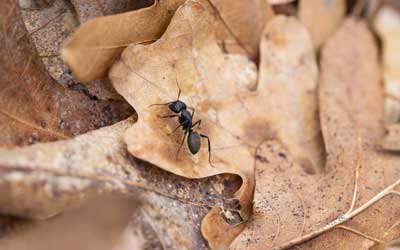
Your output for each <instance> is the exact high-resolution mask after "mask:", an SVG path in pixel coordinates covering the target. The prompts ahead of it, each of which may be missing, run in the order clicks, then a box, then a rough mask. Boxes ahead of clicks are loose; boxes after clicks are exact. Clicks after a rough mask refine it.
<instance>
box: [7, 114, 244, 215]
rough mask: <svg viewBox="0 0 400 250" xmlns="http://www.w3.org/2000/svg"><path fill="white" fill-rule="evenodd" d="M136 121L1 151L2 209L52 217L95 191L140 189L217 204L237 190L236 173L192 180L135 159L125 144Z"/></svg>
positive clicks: (209, 204) (195, 201) (199, 203)
mask: <svg viewBox="0 0 400 250" xmlns="http://www.w3.org/2000/svg"><path fill="white" fill-rule="evenodd" d="M132 124H133V120H132V119H128V120H126V121H123V122H120V123H117V124H115V125H113V126H110V127H107V128H102V129H99V130H96V131H93V132H90V133H87V134H85V135H81V136H78V137H75V138H73V139H70V140H65V141H58V142H51V143H40V144H36V145H33V146H30V147H25V148H17V149H0V171H1V175H2V178H1V180H0V190H1V195H0V203H1V204H2V206H1V208H0V209H1V212H3V213H6V214H13V215H19V216H23V217H33V218H47V217H50V216H52V215H54V214H58V213H60V212H61V211H63V210H64V209H65V208H66V207H68V206H70V205H71V204H73V203H78V202H79V201H80V200H86V199H87V198H90V196H91V195H95V194H101V193H107V192H111V191H114V192H120V193H121V192H122V193H129V192H130V190H132V188H135V187H140V188H143V189H146V190H150V191H153V192H156V193H160V194H162V195H164V196H167V197H172V198H175V199H177V200H180V201H183V202H184V201H186V202H187V203H190V204H197V205H198V206H203V207H212V206H215V205H219V204H220V200H222V199H223V197H229V196H231V195H232V193H233V192H235V191H236V190H237V185H236V184H235V183H237V180H236V179H233V178H230V177H228V178H226V177H224V178H211V179H210V178H207V179H202V180H198V181H190V180H188V179H185V178H182V177H178V176H175V175H172V174H168V173H166V172H165V171H162V170H159V169H158V168H156V167H154V166H151V165H149V164H146V163H144V162H140V161H137V160H135V159H133V158H132V157H130V156H129V154H128V153H127V152H126V148H125V143H124V142H123V135H124V134H125V131H126V129H127V128H129V127H131V126H132ZM33 187H35V188H33Z"/></svg>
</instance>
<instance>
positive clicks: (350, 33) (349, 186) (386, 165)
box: [232, 19, 400, 249]
mask: <svg viewBox="0 0 400 250" xmlns="http://www.w3.org/2000/svg"><path fill="white" fill-rule="evenodd" d="M354 44H357V46H354ZM320 84H321V85H320V89H319V103H320V109H321V111H320V114H321V124H322V132H323V136H324V141H325V146H326V149H327V154H328V159H327V169H326V173H321V174H317V175H309V174H306V173H305V172H304V170H303V169H302V168H301V167H300V166H299V165H298V164H296V163H294V162H293V160H292V158H291V157H290V155H288V154H287V153H286V150H285V149H284V148H283V147H282V146H280V145H279V143H278V142H276V141H268V142H266V143H264V144H262V145H261V147H260V149H259V151H258V152H257V155H256V159H257V162H256V187H255V196H254V208H253V217H252V219H251V221H249V223H248V224H247V227H246V229H245V230H244V231H243V233H242V234H241V235H240V236H239V237H238V238H236V239H235V241H234V242H233V244H232V249H265V248H266V247H268V248H270V249H286V248H290V247H293V246H296V245H297V246H296V248H294V249H297V248H298V249H365V248H367V247H368V246H372V245H373V244H374V243H376V242H383V239H384V235H385V232H387V231H388V230H395V231H396V232H397V235H398V233H400V232H399V231H398V230H400V229H399V228H398V227H397V228H396V227H393V225H395V224H396V221H398V220H399V218H398V211H399V209H400V202H399V201H400V197H399V195H398V194H399V193H398V191H396V190H395V189H396V188H397V186H398V185H399V184H400V172H399V158H398V157H396V156H394V155H390V154H386V153H384V152H381V151H379V150H377V146H376V143H377V142H378V141H379V140H380V137H381V136H382V135H383V133H384V126H383V110H382V107H383V95H382V87H381V85H380V71H379V64H378V56H377V49H376V45H375V43H374V40H373V37H372V35H371V33H370V32H369V31H368V29H367V26H366V24H365V23H364V22H362V21H355V20H353V19H348V20H346V21H345V23H344V24H343V25H342V27H341V28H340V29H339V30H338V32H337V33H336V34H335V35H334V36H333V37H332V38H331V39H330V40H328V42H327V43H326V45H325V47H324V48H323V50H322V65H321V82H320ZM307 240H308V241H307ZM385 240H390V239H385ZM305 241H307V242H306V243H304V244H303V245H299V244H300V243H302V242H305Z"/></svg>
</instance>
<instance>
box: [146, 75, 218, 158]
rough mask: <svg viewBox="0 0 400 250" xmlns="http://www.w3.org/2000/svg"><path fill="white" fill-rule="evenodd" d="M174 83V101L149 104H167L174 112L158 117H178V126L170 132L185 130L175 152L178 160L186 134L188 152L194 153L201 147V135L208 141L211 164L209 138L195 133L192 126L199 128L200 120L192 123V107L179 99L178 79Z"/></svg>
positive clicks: (209, 156) (209, 154)
mask: <svg viewBox="0 0 400 250" xmlns="http://www.w3.org/2000/svg"><path fill="white" fill-rule="evenodd" d="M176 84H177V86H178V89H179V92H178V97H177V99H176V101H172V102H167V103H160V104H152V105H150V107H151V106H156V105H163V106H168V108H169V109H170V110H171V111H172V112H174V113H175V114H171V115H164V116H159V117H160V118H172V117H178V119H179V126H178V127H176V128H175V129H174V130H173V131H172V133H171V134H173V133H175V131H176V130H177V129H178V128H180V127H182V130H184V131H185V134H184V135H183V139H182V142H181V144H180V146H179V149H178V152H177V153H176V159H177V160H178V155H179V151H180V150H181V148H182V145H183V143H184V142H185V138H186V136H188V139H187V144H188V147H189V150H190V152H191V153H192V154H193V155H194V154H197V153H198V152H199V150H200V147H201V141H200V139H201V137H203V138H206V139H207V142H208V161H209V163H210V165H212V164H211V145H210V138H208V136H206V135H203V134H200V133H197V132H196V131H194V130H193V128H194V127H195V126H196V125H197V126H198V128H200V124H201V120H198V121H196V122H195V123H193V121H192V119H193V115H194V108H188V107H187V106H186V104H185V103H184V102H182V101H180V100H179V97H180V95H181V88H180V87H179V84H178V81H176ZM188 109H192V113H189V111H188Z"/></svg>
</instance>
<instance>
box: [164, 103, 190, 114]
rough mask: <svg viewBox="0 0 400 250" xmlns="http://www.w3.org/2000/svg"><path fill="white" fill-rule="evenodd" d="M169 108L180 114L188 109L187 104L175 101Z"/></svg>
mask: <svg viewBox="0 0 400 250" xmlns="http://www.w3.org/2000/svg"><path fill="white" fill-rule="evenodd" d="M168 108H169V109H170V110H171V111H172V112H174V113H177V114H178V113H180V112H181V111H183V110H185V109H186V104H185V103H184V102H182V101H179V100H177V101H174V102H171V103H170V104H168Z"/></svg>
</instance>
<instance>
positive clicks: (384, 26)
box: [374, 6, 400, 123]
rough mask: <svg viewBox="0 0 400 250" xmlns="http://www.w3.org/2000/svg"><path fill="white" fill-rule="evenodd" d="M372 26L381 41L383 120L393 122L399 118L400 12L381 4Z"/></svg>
mask: <svg viewBox="0 0 400 250" xmlns="http://www.w3.org/2000/svg"><path fill="white" fill-rule="evenodd" d="M374 26H375V29H376V31H377V33H378V35H379V36H380V38H381V40H382V43H383V72H384V83H385V94H386V99H385V121H386V122H388V123H395V122H398V121H399V120H400V103H399V102H400V87H399V86H400V73H399V72H400V58H399V56H398V55H399V53H400V12H399V11H398V10H397V11H396V10H395V9H394V8H391V7H389V6H383V7H382V8H381V9H380V10H379V12H378V14H377V15H376V17H375V20H374Z"/></svg>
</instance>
